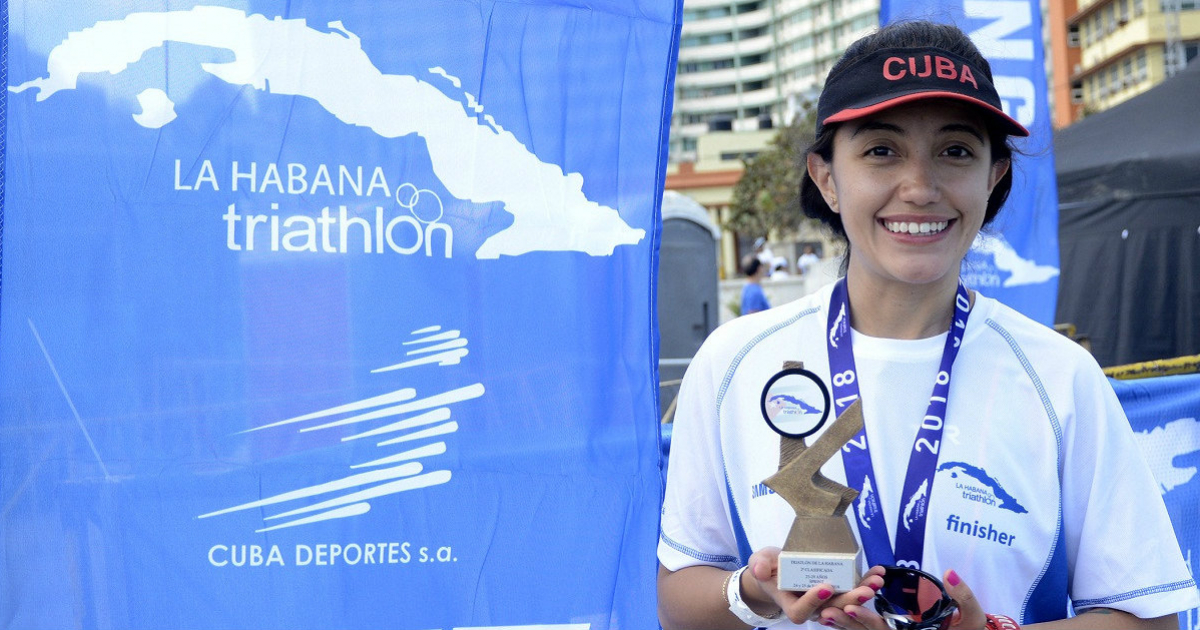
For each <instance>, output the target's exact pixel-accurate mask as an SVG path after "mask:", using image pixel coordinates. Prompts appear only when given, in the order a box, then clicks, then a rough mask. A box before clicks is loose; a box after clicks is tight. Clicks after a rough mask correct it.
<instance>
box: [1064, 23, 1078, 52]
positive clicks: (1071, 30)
mask: <svg viewBox="0 0 1200 630" xmlns="http://www.w3.org/2000/svg"><path fill="white" fill-rule="evenodd" d="M1067 46H1070V47H1071V48H1079V25H1078V24H1076V25H1074V26H1069V27H1067Z"/></svg>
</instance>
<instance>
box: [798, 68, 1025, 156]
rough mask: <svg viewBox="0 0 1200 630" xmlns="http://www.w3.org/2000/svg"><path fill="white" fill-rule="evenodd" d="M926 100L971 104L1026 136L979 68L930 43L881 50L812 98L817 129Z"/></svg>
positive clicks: (832, 78) (1014, 133)
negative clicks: (1006, 110) (937, 99)
mask: <svg viewBox="0 0 1200 630" xmlns="http://www.w3.org/2000/svg"><path fill="white" fill-rule="evenodd" d="M929 98H948V99H954V100H958V101H963V102H966V103H970V104H972V105H977V106H978V107H980V108H981V109H982V110H983V112H984V114H986V115H989V116H990V117H991V118H992V119H993V120H994V121H995V122H996V123H998V124H999V126H1000V128H1001V129H1003V130H1004V131H1005V132H1006V133H1008V134H1009V135H1012V136H1028V135H1029V131H1028V130H1027V129H1025V127H1023V126H1021V123H1019V122H1017V121H1016V120H1013V119H1012V118H1011V117H1009V116H1008V114H1005V113H1004V109H1003V107H1002V105H1001V103H1000V95H999V94H997V93H996V88H995V86H993V85H992V82H991V80H990V79H989V78H988V76H987V74H986V73H984V72H983V70H982V69H981V68H978V67H976V66H972V65H971V64H970V63H969V62H968V61H967V60H966V59H964V58H963V57H961V56H959V55H956V54H954V53H952V52H949V51H946V50H943V49H941V48H933V47H927V48H885V49H883V50H878V51H875V52H873V53H871V54H870V55H867V56H866V57H863V58H862V59H859V60H857V61H855V62H853V63H851V64H850V65H848V66H847V67H845V68H843V69H841V70H840V71H839V72H838V73H837V74H835V75H831V76H830V77H829V79H828V80H826V82H825V89H824V90H823V91H822V92H821V98H820V99H819V100H818V101H817V131H818V132H820V131H821V128H822V127H824V126H825V125H828V124H830V123H836V122H845V121H847V120H854V119H856V118H862V117H863V116H869V115H871V114H874V113H876V112H879V111H882V110H885V109H887V108H889V107H895V106H896V105H899V104H901V103H908V102H911V101H917V100H923V99H929Z"/></svg>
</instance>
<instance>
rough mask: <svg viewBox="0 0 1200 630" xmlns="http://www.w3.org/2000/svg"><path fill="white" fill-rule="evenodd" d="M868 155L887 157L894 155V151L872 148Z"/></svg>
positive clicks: (886, 148)
mask: <svg viewBox="0 0 1200 630" xmlns="http://www.w3.org/2000/svg"><path fill="white" fill-rule="evenodd" d="M867 155H869V156H872V157H887V156H889V155H892V150H891V149H890V148H888V147H885V146H878V147H871V148H870V149H867Z"/></svg>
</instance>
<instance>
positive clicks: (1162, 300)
mask: <svg viewBox="0 0 1200 630" xmlns="http://www.w3.org/2000/svg"><path fill="white" fill-rule="evenodd" d="M1198 96H1200V63H1195V64H1192V65H1190V66H1189V67H1187V68H1186V69H1184V70H1183V71H1182V72H1180V73H1178V74H1176V75H1175V76H1174V77H1172V78H1170V79H1168V80H1166V81H1164V82H1163V83H1161V84H1160V85H1158V86H1157V87H1155V88H1153V89H1151V90H1150V91H1148V92H1146V93H1145V94H1142V95H1140V96H1138V97H1135V98H1133V99H1131V100H1129V101H1127V102H1125V103H1122V104H1121V105H1118V106H1117V107H1114V108H1112V109H1110V110H1107V111H1104V112H1101V113H1099V114H1095V115H1092V116H1088V117H1087V118H1085V119H1084V120H1082V121H1080V122H1078V123H1075V124H1074V125H1071V126H1070V127H1067V128H1066V129H1064V130H1062V131H1061V132H1059V133H1058V134H1057V135H1056V136H1055V139H1054V150H1055V158H1056V163H1057V166H1056V170H1057V172H1058V194H1059V246H1060V255H1061V268H1062V275H1061V276H1060V278H1059V294H1058V313H1057V317H1056V321H1058V322H1061V323H1072V324H1075V325H1076V327H1077V330H1078V332H1079V333H1080V334H1082V335H1087V336H1088V337H1090V338H1091V341H1092V351H1093V353H1094V354H1095V356H1096V359H1097V360H1098V361H1099V362H1100V364H1101V365H1105V366H1111V365H1123V364H1127V363H1134V362H1138V361H1148V360H1153V359H1165V358H1171V357H1178V356H1185V355H1192V354H1200V122H1197V119H1196V110H1195V109H1193V108H1195V107H1197V97H1198Z"/></svg>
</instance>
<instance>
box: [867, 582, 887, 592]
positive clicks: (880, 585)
mask: <svg viewBox="0 0 1200 630" xmlns="http://www.w3.org/2000/svg"><path fill="white" fill-rule="evenodd" d="M867 586H870V587H871V590H872V591H875V592H879V589H881V588H883V585H882V584H875V583H871V584H868V585H867Z"/></svg>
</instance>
